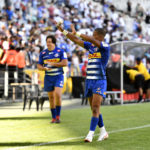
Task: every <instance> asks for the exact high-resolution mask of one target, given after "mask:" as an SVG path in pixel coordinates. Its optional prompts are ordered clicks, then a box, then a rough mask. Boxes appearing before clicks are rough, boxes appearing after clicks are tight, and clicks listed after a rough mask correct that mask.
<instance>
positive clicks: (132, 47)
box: [110, 41, 150, 57]
mask: <svg viewBox="0 0 150 150" xmlns="http://www.w3.org/2000/svg"><path fill="white" fill-rule="evenodd" d="M121 44H123V53H124V54H126V52H129V53H130V54H134V55H135V56H136V57H141V56H143V55H144V53H145V52H147V51H150V43H144V42H133V41H121V42H116V43H112V44H110V46H111V51H112V52H114V53H120V52H121Z"/></svg>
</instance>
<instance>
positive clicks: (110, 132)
mask: <svg viewBox="0 0 150 150" xmlns="http://www.w3.org/2000/svg"><path fill="white" fill-rule="evenodd" d="M148 127H150V124H147V125H144V126H139V127H133V128H126V129H119V130H113V131H109V132H108V133H109V134H112V133H118V132H124V131H130V130H137V129H143V128H148ZM98 135H99V134H95V135H94V136H98ZM82 138H85V136H80V137H73V138H67V139H64V140H59V141H53V142H46V143H40V144H33V145H29V146H22V147H15V148H9V149H6V150H20V149H25V148H30V147H34V146H42V145H49V144H55V143H62V142H66V141H71V140H77V139H82Z"/></svg>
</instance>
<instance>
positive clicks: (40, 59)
mask: <svg viewBox="0 0 150 150" xmlns="http://www.w3.org/2000/svg"><path fill="white" fill-rule="evenodd" d="M38 64H40V65H43V64H44V63H43V57H42V53H40V56H39V62H38Z"/></svg>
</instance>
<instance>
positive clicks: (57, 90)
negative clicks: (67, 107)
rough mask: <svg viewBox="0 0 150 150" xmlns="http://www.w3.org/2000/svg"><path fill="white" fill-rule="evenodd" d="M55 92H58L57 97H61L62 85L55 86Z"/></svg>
mask: <svg viewBox="0 0 150 150" xmlns="http://www.w3.org/2000/svg"><path fill="white" fill-rule="evenodd" d="M55 94H56V96H57V97H61V95H62V87H55Z"/></svg>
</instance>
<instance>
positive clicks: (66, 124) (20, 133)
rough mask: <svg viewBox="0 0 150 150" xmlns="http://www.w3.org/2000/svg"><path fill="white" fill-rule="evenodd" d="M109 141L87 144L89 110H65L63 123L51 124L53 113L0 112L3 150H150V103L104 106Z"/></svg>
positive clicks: (86, 108)
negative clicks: (85, 140)
mask: <svg viewBox="0 0 150 150" xmlns="http://www.w3.org/2000/svg"><path fill="white" fill-rule="evenodd" d="M101 112H102V114H103V119H104V124H105V127H106V129H107V131H108V132H109V139H107V140H105V141H103V142H97V138H98V133H99V129H98V127H97V129H96V133H95V134H96V136H94V140H93V142H92V143H84V142H83V140H84V136H86V134H87V133H88V130H89V125H90V118H91V111H90V107H79V108H74V109H65V110H64V109H62V116H61V120H62V122H61V123H60V124H50V120H51V117H50V112H49V111H48V110H47V111H39V112H36V111H25V112H23V111H22V110H19V109H11V107H10V109H9V108H8V107H7V109H5V107H1V108H0V149H5V150H8V149H10V150H19V149H27V150H150V103H143V104H130V105H123V106H121V105H117V106H102V107H101Z"/></svg>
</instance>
